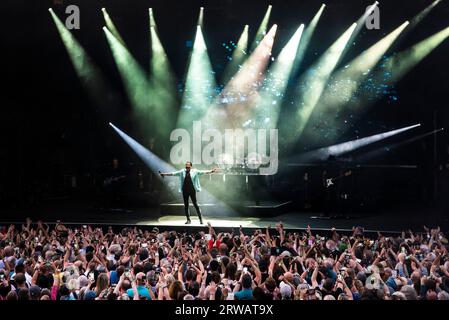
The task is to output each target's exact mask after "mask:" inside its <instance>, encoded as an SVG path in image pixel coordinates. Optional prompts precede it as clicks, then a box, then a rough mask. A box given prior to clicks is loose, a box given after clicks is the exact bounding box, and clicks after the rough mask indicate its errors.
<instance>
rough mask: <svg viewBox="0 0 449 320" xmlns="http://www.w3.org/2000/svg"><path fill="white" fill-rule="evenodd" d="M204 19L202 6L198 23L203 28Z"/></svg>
mask: <svg viewBox="0 0 449 320" xmlns="http://www.w3.org/2000/svg"><path fill="white" fill-rule="evenodd" d="M203 20H204V7H201V8H200V14H199V16H198V22H197V23H196V24H197V25H198V26H200V27H201V28H202V27H203Z"/></svg>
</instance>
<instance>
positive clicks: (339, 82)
mask: <svg viewBox="0 0 449 320" xmlns="http://www.w3.org/2000/svg"><path fill="white" fill-rule="evenodd" d="M408 24H409V22H408V21H406V22H404V23H403V24H401V25H400V26H399V27H397V28H396V29H395V30H393V31H392V32H390V33H389V34H388V35H386V36H385V37H384V38H382V39H381V40H379V41H378V42H376V43H375V44H374V45H372V46H371V47H370V48H368V49H366V50H365V51H364V52H362V53H361V54H360V55H359V56H357V57H356V58H355V59H353V60H352V61H350V62H349V63H348V64H347V65H346V66H344V67H342V68H341V69H340V70H339V71H337V72H336V73H335V75H334V76H333V77H332V81H331V83H330V84H329V86H328V88H327V90H325V91H324V92H323V96H322V98H321V99H320V103H319V104H318V107H317V110H319V111H321V110H325V109H329V110H327V111H328V112H330V113H331V114H334V110H338V109H339V108H340V107H341V106H344V105H346V104H347V102H348V101H349V100H350V99H351V98H352V96H353V94H354V93H355V91H356V90H357V88H358V87H359V86H360V84H361V82H362V81H363V80H364V79H365V78H366V77H367V76H368V75H369V74H370V73H371V69H372V68H373V67H374V66H375V65H376V64H377V63H378V62H379V60H380V59H381V58H382V56H383V55H384V54H385V52H386V51H387V50H388V49H389V48H390V46H391V45H392V44H393V42H394V41H395V40H396V39H397V37H398V36H399V35H400V34H401V32H402V31H403V30H404V29H405V28H406V27H407V25H408Z"/></svg>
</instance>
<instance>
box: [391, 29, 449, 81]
mask: <svg viewBox="0 0 449 320" xmlns="http://www.w3.org/2000/svg"><path fill="white" fill-rule="evenodd" d="M448 36H449V27H446V28H444V29H443V30H441V31H440V32H437V33H435V34H434V35H432V36H430V37H428V38H426V39H424V40H422V41H421V42H418V43H417V44H415V45H414V46H412V47H410V48H409V49H407V50H405V51H402V52H400V53H398V54H396V55H394V56H392V57H390V58H389V59H388V60H387V62H386V65H385V71H387V72H388V71H389V72H391V74H392V77H391V80H390V82H391V83H393V82H397V81H399V79H401V78H402V77H403V76H404V75H405V74H406V73H408V72H409V71H410V70H411V69H412V68H413V67H415V66H416V65H417V64H418V63H420V62H421V61H422V60H423V59H424V58H425V57H426V56H427V55H429V54H430V53H431V52H432V51H433V50H434V49H435V48H436V47H438V46H439V45H440V44H441V43H442V42H443V41H444V40H446V38H447V37H448Z"/></svg>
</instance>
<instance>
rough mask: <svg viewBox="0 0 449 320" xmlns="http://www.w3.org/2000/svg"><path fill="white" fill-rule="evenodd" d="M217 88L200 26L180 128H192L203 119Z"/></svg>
mask: <svg viewBox="0 0 449 320" xmlns="http://www.w3.org/2000/svg"><path fill="white" fill-rule="evenodd" d="M215 87H216V81H215V75H214V72H213V70H212V66H211V63H210V59H209V55H208V52H207V47H206V43H205V41H204V37H203V33H202V30H201V27H200V26H197V27H196V35H195V42H194V44H193V50H192V53H191V56H190V62H189V65H188V70H187V76H186V79H185V88H184V94H183V98H182V104H181V110H180V113H179V117H178V128H180V127H182V128H190V127H191V124H192V121H193V120H198V119H201V117H202V116H203V115H204V113H205V112H206V110H207V108H208V107H209V105H210V104H211V102H212V99H213V97H214V90H215Z"/></svg>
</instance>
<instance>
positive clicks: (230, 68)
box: [222, 25, 249, 83]
mask: <svg viewBox="0 0 449 320" xmlns="http://www.w3.org/2000/svg"><path fill="white" fill-rule="evenodd" d="M248 30H249V26H248V25H245V27H244V28H243V32H242V34H241V35H240V38H239V40H238V42H237V45H236V47H235V49H234V52H233V53H232V57H231V61H229V63H228V64H227V66H226V68H225V70H224V71H223V76H222V83H226V82H228V81H229V79H230V78H231V77H232V76H233V75H234V74H236V73H237V71H238V70H239V67H240V66H241V65H242V64H243V62H244V60H245V57H246V54H247V51H248Z"/></svg>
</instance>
